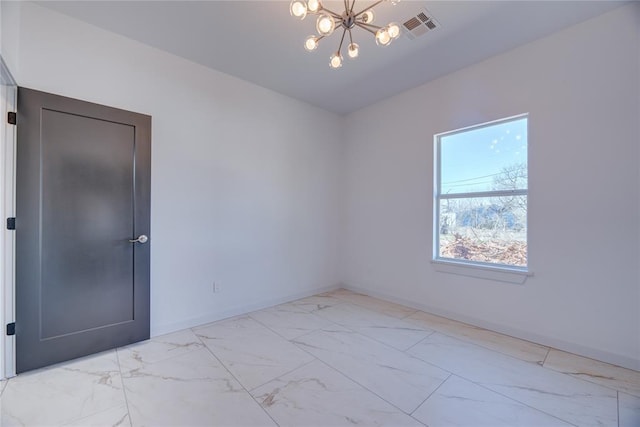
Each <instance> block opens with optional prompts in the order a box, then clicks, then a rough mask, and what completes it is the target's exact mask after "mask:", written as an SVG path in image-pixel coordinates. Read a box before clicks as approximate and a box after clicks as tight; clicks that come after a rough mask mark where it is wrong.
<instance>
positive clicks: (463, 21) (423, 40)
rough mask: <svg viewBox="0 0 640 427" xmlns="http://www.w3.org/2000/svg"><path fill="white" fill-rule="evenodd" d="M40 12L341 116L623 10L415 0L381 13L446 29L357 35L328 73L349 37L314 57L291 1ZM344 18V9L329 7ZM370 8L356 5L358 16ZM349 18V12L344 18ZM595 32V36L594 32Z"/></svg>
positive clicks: (75, 4)
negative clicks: (380, 41)
mask: <svg viewBox="0 0 640 427" xmlns="http://www.w3.org/2000/svg"><path fill="white" fill-rule="evenodd" d="M38 3H39V4H40V5H42V6H45V7H48V8H50V9H53V10H56V11H58V12H61V13H63V14H66V15H69V16H72V17H74V18H77V19H79V20H82V21H85V22H87V23H90V24H93V25H95V26H98V27H101V28H103V29H106V30H109V31H112V32H115V33H118V34H121V35H124V36H126V37H129V38H131V39H134V40H137V41H140V42H142V43H145V44H148V45H150V46H154V47H156V48H159V49H162V50H164V51H167V52H170V53H173V54H175V55H178V56H181V57H184V58H186V59H189V60H192V61H194V62H197V63H199V64H202V65H205V66H207V67H210V68H212V69H215V70H219V71H222V72H224V73H227V74H230V75H233V76H236V77H238V78H241V79H243V80H246V81H249V82H252V83H255V84H257V85H260V86H263V87H265V88H269V89H272V90H274V91H276V92H279V93H282V94H285V95H288V96H290V97H293V98H297V99H299V100H302V101H304V102H307V103H309V104H312V105H316V106H318V107H321V108H323V109H326V110H329V111H333V112H336V113H349V112H351V111H355V110H357V109H359V108H362V107H364V106H367V105H370V104H372V103H374V102H377V101H379V100H381V99H384V98H387V97H389V96H392V95H395V94H397V93H400V92H403V91H405V90H407V89H410V88H413V87H416V86H418V85H420V84H423V83H426V82H428V81H431V80H433V79H436V78H438V77H440V76H443V75H445V74H448V73H450V72H452V71H455V70H458V69H461V68H463V67H465V66H468V65H471V64H473V63H476V62H479V61H482V60H484V59H486V58H489V57H491V56H493V55H496V54H499V53H502V52H505V51H507V50H509V49H512V48H514V47H517V46H519V45H522V44H524V43H527V42H530V41H533V40H535V39H538V38H540V37H544V36H546V35H548V34H551V33H553V32H555V31H557V30H560V29H562V28H565V27H568V26H570V25H573V24H575V23H578V22H581V21H584V20H586V19H589V18H592V17H595V16H597V15H600V14H602V13H604V12H606V11H607V10H610V9H613V8H615V7H618V6H620V5H622V4H623V3H624V2H619V1H593V0H590V1H575V0H571V1H561V0H556V1H479V0H476V1H417V0H413V1H412V0H404V1H402V2H400V3H398V4H397V5H395V6H394V5H392V4H391V2H383V3H382V4H380V5H379V6H377V7H376V8H375V12H376V18H375V21H374V23H376V24H378V25H384V24H386V23H388V22H389V21H396V22H398V23H400V24H402V23H403V22H404V21H406V20H407V19H408V18H410V17H411V16H415V15H416V14H417V13H419V12H420V11H423V8H426V10H427V11H428V13H429V14H430V15H431V16H432V17H434V18H435V20H436V21H437V23H438V24H439V27H438V28H437V29H435V30H433V31H429V32H427V33H426V34H424V35H423V36H420V37H417V38H415V39H413V40H410V39H409V38H408V37H407V36H406V35H403V36H401V37H400V38H399V39H398V40H396V41H394V42H393V43H392V44H391V45H390V46H387V47H379V46H377V45H376V44H375V41H374V38H373V35H371V34H370V33H367V32H365V31H361V30H359V29H356V30H354V32H353V37H354V41H355V42H357V43H358V44H360V56H359V58H357V59H355V60H350V59H348V58H346V55H345V60H344V66H343V67H342V68H340V69H337V70H333V69H330V68H329V56H330V55H331V53H333V52H334V51H335V50H336V49H337V47H338V44H339V42H340V36H341V32H340V33H339V34H335V33H334V35H332V36H331V37H329V38H327V39H325V40H322V41H321V43H320V47H319V48H318V49H317V50H316V51H315V52H311V53H310V52H306V51H305V50H304V48H303V42H304V40H305V38H306V37H307V36H308V35H311V34H313V33H315V19H314V17H313V16H307V18H306V19H304V20H303V21H299V20H297V19H294V18H293V17H291V16H290V15H289V2H288V1H267V0H262V1H238V0H235V1H86V0H82V1H43V2H38ZM324 4H325V6H326V7H328V8H330V9H332V10H335V11H338V10H341V8H342V4H343V2H342V1H325V2H324ZM370 4H372V1H368V0H356V7H355V9H356V10H359V9H361V8H364V7H366V6H368V5H370ZM342 10H343V9H342ZM594 31H597V27H594Z"/></svg>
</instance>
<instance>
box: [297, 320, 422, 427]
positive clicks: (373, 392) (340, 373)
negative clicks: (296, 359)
mask: <svg viewBox="0 0 640 427" xmlns="http://www.w3.org/2000/svg"><path fill="white" fill-rule="evenodd" d="M356 333H357V332H356ZM299 348H300V347H299ZM300 349H301V350H303V351H305V352H307V353H309V352H308V351H307V350H305V349H304V348H300ZM396 350H397V349H396ZM398 351H399V350H398ZM309 354H311V353H309ZM311 356H313V357H316V356H314V355H313V354H311ZM316 360H317V361H319V362H320V363H322V364H323V365H325V366H326V367H328V368H329V369H331V370H333V371H335V372H337V373H338V374H339V375H342V376H343V377H345V378H347V379H348V380H349V381H351V382H353V383H354V384H357V385H358V386H360V387H362V388H363V389H364V390H366V391H368V392H369V393H371V394H373V395H374V396H376V397H377V398H379V399H380V400H382V401H383V402H386V403H387V404H389V405H391V406H392V407H394V408H395V409H397V410H398V411H400V413H401V414H405V415H408V416H410V415H409V414H407V413H406V412H405V411H403V410H402V409H400V408H398V407H397V406H396V405H394V404H393V403H391V402H389V401H388V400H386V399H385V398H384V397H382V396H380V395H379V394H378V393H376V392H375V391H373V390H371V389H369V388H368V387H366V386H364V385H362V384H360V383H359V382H358V381H356V380H354V379H353V378H351V377H350V376H349V375H347V374H345V373H344V372H342V371H340V370H339V369H337V368H335V367H333V366H331V365H330V364H329V363H327V362H325V361H324V360H322V359H319V358H317V357H316ZM309 363H311V362H309ZM420 424H422V423H420Z"/></svg>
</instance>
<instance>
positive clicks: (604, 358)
mask: <svg viewBox="0 0 640 427" xmlns="http://www.w3.org/2000/svg"><path fill="white" fill-rule="evenodd" d="M341 287H342V288H344V289H348V290H350V291H353V292H358V293H361V294H365V295H369V296H371V297H375V298H379V299H383V300H386V301H389V302H394V303H396V304H401V305H404V306H407V307H411V308H415V309H416V310H420V311H424V312H427V313H430V314H434V315H436V316H441V317H446V318H447V319H452V320H457V321H458V322H463V323H467V324H469V325H473V326H477V327H480V328H484V329H488V330H490V331H494V332H499V333H501V334H505V335H509V336H512V337H515V338H520V339H523V340H526V341H530V342H533V343H536V344H540V345H543V346H546V347H552V348H555V349H558V350H562V351H566V352H569V353H573V354H577V355H579V356H584V357H588V358H590V359H595V360H599V361H601V362H605V363H610V364H613V365H617V366H621V367H623V368H628V369H634V370H636V371H640V360H639V359H634V358H631V357H627V356H623V355H619V354H616V353H611V352H608V351H603V350H600V349H596V348H592V347H588V346H583V345H580V344H576V343H573V342H567V341H564V340H559V339H557V338H552V337H547V336H544V335H539V334H536V333H532V332H529V331H523V330H520V329H517V328H511V327H509V326H504V325H499V324H496V323H491V322H486V321H484V320H482V319H477V318H474V317H470V316H465V315H461V314H459V313H453V312H449V311H447V310H442V309H439V308H437V307H431V306H429V305H426V304H422V303H418V302H416V301H410V300H405V299H402V298H397V297H395V296H393V295H389V294H386V293H383V292H376V291H371V290H369V289H364V288H359V287H357V286H352V285H348V284H344V283H343V284H342V285H341Z"/></svg>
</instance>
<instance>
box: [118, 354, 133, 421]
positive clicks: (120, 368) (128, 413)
mask: <svg viewBox="0 0 640 427" xmlns="http://www.w3.org/2000/svg"><path fill="white" fill-rule="evenodd" d="M120 348H122V347H120ZM120 348H116V359H117V361H118V371H120V382H121V383H122V394H123V395H124V404H125V407H126V408H127V415H128V416H129V424H130V425H133V420H132V419H131V411H130V410H129V398H127V389H126V387H125V385H124V374H123V373H122V365H121V364H120V353H119V352H118V350H119V349H120Z"/></svg>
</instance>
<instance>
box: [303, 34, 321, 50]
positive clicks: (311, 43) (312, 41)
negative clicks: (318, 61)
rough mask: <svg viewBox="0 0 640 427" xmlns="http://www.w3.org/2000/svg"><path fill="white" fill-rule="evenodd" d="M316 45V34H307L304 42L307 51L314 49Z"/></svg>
mask: <svg viewBox="0 0 640 427" xmlns="http://www.w3.org/2000/svg"><path fill="white" fill-rule="evenodd" d="M317 47H318V38H317V37H316V36H309V37H307V40H306V41H305V42H304V48H305V49H307V50H308V51H309V52H311V51H313V50H316V48H317Z"/></svg>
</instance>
